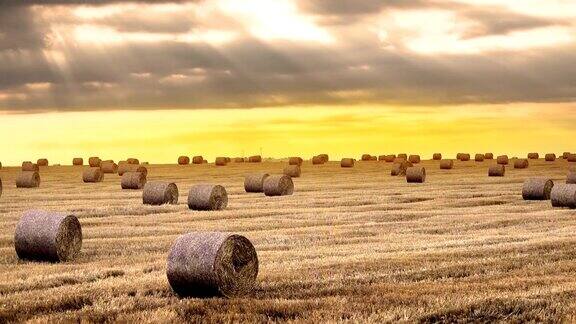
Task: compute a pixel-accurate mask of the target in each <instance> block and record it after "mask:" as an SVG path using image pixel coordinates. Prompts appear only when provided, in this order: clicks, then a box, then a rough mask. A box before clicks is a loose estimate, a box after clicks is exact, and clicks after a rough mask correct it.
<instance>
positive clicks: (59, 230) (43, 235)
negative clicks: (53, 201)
mask: <svg viewBox="0 0 576 324" xmlns="http://www.w3.org/2000/svg"><path fill="white" fill-rule="evenodd" d="M14 248H15V249H16V254H17V255H18V258H20V259H23V260H35V261H49V262H62V261H69V260H72V259H74V258H75V257H76V256H77V255H78V253H80V249H81V248H82V227H81V226H80V222H79V221H78V218H76V216H74V215H67V214H62V213H54V212H46V211H40V210H29V211H26V212H24V213H23V214H22V217H20V220H19V221H18V224H17V225H16V232H15V234H14Z"/></svg>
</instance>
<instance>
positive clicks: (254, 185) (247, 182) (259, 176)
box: [244, 172, 270, 192]
mask: <svg viewBox="0 0 576 324" xmlns="http://www.w3.org/2000/svg"><path fill="white" fill-rule="evenodd" d="M269 176H270V175H269V174H268V173H263V172H262V173H252V174H248V175H246V176H245V177H244V190H245V191H246V192H264V180H265V179H266V178H268V177H269Z"/></svg>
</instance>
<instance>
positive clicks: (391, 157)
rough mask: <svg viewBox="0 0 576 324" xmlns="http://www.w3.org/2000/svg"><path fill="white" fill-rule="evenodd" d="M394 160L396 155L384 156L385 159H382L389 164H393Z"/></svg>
mask: <svg viewBox="0 0 576 324" xmlns="http://www.w3.org/2000/svg"><path fill="white" fill-rule="evenodd" d="M395 159H396V155H394V154H390V155H386V158H385V159H384V161H386V163H391V162H394V160H395Z"/></svg>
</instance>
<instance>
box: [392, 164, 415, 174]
mask: <svg viewBox="0 0 576 324" xmlns="http://www.w3.org/2000/svg"><path fill="white" fill-rule="evenodd" d="M412 166H413V165H412V163H410V162H408V161H401V162H398V163H394V165H393V166H392V170H390V175H391V176H403V175H406V170H407V169H408V168H411V167H412Z"/></svg>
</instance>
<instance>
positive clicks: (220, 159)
mask: <svg viewBox="0 0 576 324" xmlns="http://www.w3.org/2000/svg"><path fill="white" fill-rule="evenodd" d="M214 164H215V165H217V166H225V165H226V164H228V160H227V159H226V158H225V157H221V156H220V157H217V158H216V160H214Z"/></svg>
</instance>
